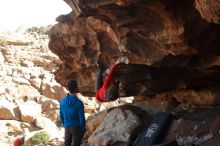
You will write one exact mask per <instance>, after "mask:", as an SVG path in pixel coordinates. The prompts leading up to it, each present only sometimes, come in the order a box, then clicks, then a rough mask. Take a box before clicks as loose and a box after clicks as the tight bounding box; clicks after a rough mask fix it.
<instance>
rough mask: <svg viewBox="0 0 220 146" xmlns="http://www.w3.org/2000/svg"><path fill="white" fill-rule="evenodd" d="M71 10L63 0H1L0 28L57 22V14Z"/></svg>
mask: <svg viewBox="0 0 220 146" xmlns="http://www.w3.org/2000/svg"><path fill="white" fill-rule="evenodd" d="M70 11H71V8H70V7H69V5H67V4H66V3H65V2H64V1H63V0H0V30H1V31H4V30H5V31H8V30H13V29H16V28H18V27H20V26H44V25H50V24H55V23H57V22H56V21H55V19H56V17H57V16H59V15H61V14H67V13H69V12H70Z"/></svg>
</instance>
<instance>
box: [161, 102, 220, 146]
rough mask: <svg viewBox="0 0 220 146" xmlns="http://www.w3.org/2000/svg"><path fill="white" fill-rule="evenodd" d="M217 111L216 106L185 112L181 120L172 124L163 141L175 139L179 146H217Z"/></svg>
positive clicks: (218, 120) (219, 125)
mask: <svg viewBox="0 0 220 146" xmlns="http://www.w3.org/2000/svg"><path fill="white" fill-rule="evenodd" d="M219 110H220V108H219V106H218V107H214V108H213V107H212V108H205V109H194V110H191V111H189V112H187V113H186V114H184V116H183V117H182V118H180V119H179V120H177V121H174V122H173V124H172V126H171V127H170V130H169V132H168V133H167V136H166V138H165V139H166V140H167V141H170V140H173V139H176V138H177V140H178V141H179V144H180V145H181V146H184V145H189V144H192V143H194V144H199V146H214V145H216V146H217V145H219V144H220V141H219V138H220V133H219V128H220V124H219V122H220V115H219ZM166 140H165V141H166Z"/></svg>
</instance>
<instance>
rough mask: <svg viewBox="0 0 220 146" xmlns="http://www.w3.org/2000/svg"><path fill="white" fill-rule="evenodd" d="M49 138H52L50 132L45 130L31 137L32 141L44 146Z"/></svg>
mask: <svg viewBox="0 0 220 146" xmlns="http://www.w3.org/2000/svg"><path fill="white" fill-rule="evenodd" d="M49 140H50V136H49V134H48V133H47V132H45V131H42V132H39V133H37V134H36V135H34V136H33V137H32V138H31V143H32V144H35V145H38V146H44V145H46V144H47V143H48V142H49Z"/></svg>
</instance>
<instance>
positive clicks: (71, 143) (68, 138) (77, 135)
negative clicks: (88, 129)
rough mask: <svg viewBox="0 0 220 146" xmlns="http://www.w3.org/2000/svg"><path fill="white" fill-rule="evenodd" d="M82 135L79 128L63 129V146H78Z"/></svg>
mask: <svg viewBox="0 0 220 146" xmlns="http://www.w3.org/2000/svg"><path fill="white" fill-rule="evenodd" d="M83 135H84V133H83V132H82V130H81V128H80V127H79V126H71V127H67V128H65V138H64V139H65V142H64V146H80V144H81V142H82V138H83Z"/></svg>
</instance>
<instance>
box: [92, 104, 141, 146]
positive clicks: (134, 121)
mask: <svg viewBox="0 0 220 146" xmlns="http://www.w3.org/2000/svg"><path fill="white" fill-rule="evenodd" d="M100 117H102V115H101V116H99V118H98V120H96V121H99V120H100ZM142 122H143V119H141V117H139V115H137V114H136V113H135V112H134V111H132V110H129V109H123V108H115V109H113V110H112V111H110V112H109V113H108V114H107V115H106V116H105V117H104V119H103V122H102V123H101V124H100V125H99V126H98V127H97V128H96V129H95V131H94V132H93V134H92V135H91V136H90V137H89V139H88V142H89V144H90V145H91V146H107V145H129V144H131V142H132V140H133V139H132V136H133V135H132V134H134V131H135V130H137V128H138V127H139V126H140V125H141V123H142Z"/></svg>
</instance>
